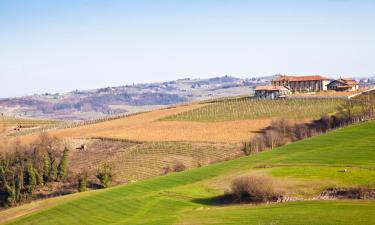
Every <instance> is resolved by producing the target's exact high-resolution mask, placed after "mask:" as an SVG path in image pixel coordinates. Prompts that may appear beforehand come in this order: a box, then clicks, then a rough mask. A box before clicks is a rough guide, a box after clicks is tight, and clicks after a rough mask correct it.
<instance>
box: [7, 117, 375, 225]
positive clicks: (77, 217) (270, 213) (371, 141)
mask: <svg viewBox="0 0 375 225" xmlns="http://www.w3.org/2000/svg"><path fill="white" fill-rule="evenodd" d="M374 134H375V122H371V123H366V124H361V125H357V126H352V127H349V128H346V129H341V130H337V131H334V132H331V133H329V134H327V135H322V136H319V137H314V138H311V139H307V140H303V141H300V142H296V143H293V144H290V145H287V146H284V147H281V148H278V149H275V150H272V151H268V152H264V153H259V154H257V155H254V156H250V157H243V158H240V159H236V160H232V161H227V162H223V163H219V164H214V165H210V166H206V167H202V168H198V169H193V170H189V171H186V172H182V173H175V174H170V175H167V176H162V177H157V178H153V179H150V180H145V181H140V182H137V183H133V184H130V185H124V186H119V187H115V188H111V189H108V190H101V191H94V192H91V193H84V194H83V195H82V196H80V194H78V195H74V196H72V200H71V201H69V200H66V199H65V200H64V201H62V202H61V203H58V202H59V201H60V198H56V199H53V201H55V204H57V206H54V207H49V208H45V209H41V210H39V211H37V212H35V213H32V214H29V215H25V216H23V217H20V218H18V219H16V220H14V221H13V222H12V224H301V223H303V224H375V215H373V213H372V212H373V211H374V210H375V202H373V201H368V202H367V201H325V202H323V201H302V202H291V203H283V204H271V205H261V206H250V205H234V206H225V207H224V206H218V205H215V201H214V200H212V199H211V198H213V197H215V196H218V195H220V194H222V193H223V186H225V184H226V183H228V182H230V180H231V179H232V178H233V176H237V175H241V174H244V173H249V172H254V171H255V172H265V173H269V174H271V175H273V176H275V177H276V180H278V179H281V182H280V186H283V185H284V186H285V185H289V186H285V187H287V190H288V191H289V192H290V194H298V195H303V196H304V195H306V196H309V194H310V191H312V192H319V191H320V190H321V189H323V188H325V187H327V186H332V185H337V186H345V185H347V186H353V185H358V184H366V185H370V186H374V181H375V170H374V168H375V135H374ZM264 164H267V165H272V168H265V169H256V168H254V167H256V166H259V165H264ZM343 166H345V168H349V172H348V173H342V172H340V170H341V169H342V168H341V167H343ZM310 189H311V190H310ZM301 190H302V191H301ZM306 190H307V191H306ZM304 191H306V193H305V192H304ZM50 201H51V200H50ZM34 204H35V205H36V206H39V207H42V206H43V202H39V203H34ZM25 207H26V208H27V207H29V208H30V206H27V205H26V206H22V207H20V208H18V209H13V214H17V212H18V213H19V212H22V211H23V208H25ZM29 208H28V209H29ZM29 210H30V209H29ZM6 212H7V211H5V212H1V213H0V218H1V217H3V216H4V215H5V213H6ZM6 216H8V217H12V213H9V214H8V215H6ZM3 218H4V217H3Z"/></svg>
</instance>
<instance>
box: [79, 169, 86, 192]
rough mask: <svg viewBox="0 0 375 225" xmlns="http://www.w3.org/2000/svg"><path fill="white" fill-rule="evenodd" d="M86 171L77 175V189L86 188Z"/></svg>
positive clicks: (83, 189)
mask: <svg viewBox="0 0 375 225" xmlns="http://www.w3.org/2000/svg"><path fill="white" fill-rule="evenodd" d="M87 178H88V175H87V173H82V174H80V175H79V176H78V191H79V192H83V191H86V189H87Z"/></svg>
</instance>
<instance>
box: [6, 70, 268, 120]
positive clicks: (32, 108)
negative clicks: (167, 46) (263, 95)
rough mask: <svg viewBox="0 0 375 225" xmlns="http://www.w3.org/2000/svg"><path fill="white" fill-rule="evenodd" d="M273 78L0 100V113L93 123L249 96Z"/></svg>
mask: <svg viewBox="0 0 375 225" xmlns="http://www.w3.org/2000/svg"><path fill="white" fill-rule="evenodd" d="M270 79H272V77H264V78H251V79H240V78H235V77H232V76H223V77H214V78H209V79H190V78H185V79H179V80H175V81H168V82H160V83H144V84H134V85H124V86H118V87H105V88H100V89H93V90H75V91H72V92H68V93H55V94H50V93H45V94H35V95H32V96H24V97H17V98H6V99H0V113H1V114H4V115H9V116H23V117H38V118H49V119H67V120H90V119H96V118H99V117H103V116H106V115H113V114H119V113H134V112H138V111H146V110H151V109H155V108H160V107H163V106H168V105H173V104H178V103H184V102H191V101H197V100H204V99H210V98H217V97H226V96H233V95H242V94H250V93H252V92H253V88H254V87H255V86H256V85H259V84H264V83H268V82H269V81H270Z"/></svg>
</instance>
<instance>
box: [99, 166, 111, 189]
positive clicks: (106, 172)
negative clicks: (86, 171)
mask: <svg viewBox="0 0 375 225" xmlns="http://www.w3.org/2000/svg"><path fill="white" fill-rule="evenodd" d="M112 177H113V174H112V168H111V167H110V166H109V165H108V164H104V165H102V166H101V167H99V169H98V171H97V172H96V178H98V179H99V181H100V184H101V185H102V187H103V188H107V187H109V184H110V183H111V181H112Z"/></svg>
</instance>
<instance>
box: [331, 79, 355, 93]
mask: <svg viewBox="0 0 375 225" xmlns="http://www.w3.org/2000/svg"><path fill="white" fill-rule="evenodd" d="M327 87H328V90H335V91H356V90H358V82H357V81H355V80H354V79H352V78H340V79H338V80H333V81H332V82H330V83H329V84H328V85H327Z"/></svg>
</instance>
